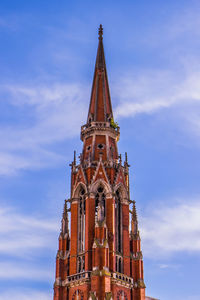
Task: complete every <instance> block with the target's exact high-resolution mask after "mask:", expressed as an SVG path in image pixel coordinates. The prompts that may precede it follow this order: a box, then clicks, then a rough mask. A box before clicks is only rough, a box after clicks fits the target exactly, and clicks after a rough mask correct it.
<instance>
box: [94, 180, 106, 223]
mask: <svg viewBox="0 0 200 300" xmlns="http://www.w3.org/2000/svg"><path fill="white" fill-rule="evenodd" d="M99 205H100V206H102V207H103V209H104V217H105V215H106V211H105V205H106V195H105V191H104V188H103V187H102V186H101V185H100V186H99V187H98V189H97V193H96V195H95V217H97V213H98V206H99Z"/></svg>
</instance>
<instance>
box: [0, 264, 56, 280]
mask: <svg viewBox="0 0 200 300" xmlns="http://www.w3.org/2000/svg"><path fill="white" fill-rule="evenodd" d="M53 275H54V274H53V270H51V269H50V268H49V270H47V268H46V266H45V267H42V266H39V265H38V266H34V265H32V264H30V263H27V262H26V264H24V263H22V262H18V263H17V262H0V279H1V280H15V281H16V280H19V279H23V280H31V281H40V282H52V280H53Z"/></svg>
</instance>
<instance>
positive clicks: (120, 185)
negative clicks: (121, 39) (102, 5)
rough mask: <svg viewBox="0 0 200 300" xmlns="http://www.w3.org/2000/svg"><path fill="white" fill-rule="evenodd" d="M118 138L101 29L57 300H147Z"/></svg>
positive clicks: (64, 229)
mask: <svg viewBox="0 0 200 300" xmlns="http://www.w3.org/2000/svg"><path fill="white" fill-rule="evenodd" d="M119 136H120V128H119V126H118V124H116V123H115V122H114V117H113V112H112V104H111V98H110V92H109V85H108V77H107V71H106V63H105V55H104V48H103V28H102V25H100V27H99V44H98V50H97V57H96V64H95V71H94V79H93V85H92V92H91V99H90V105H89V111H88V117H87V123H86V124H85V125H83V126H82V127H81V140H82V142H83V149H82V153H81V155H80V157H79V159H80V161H79V162H78V163H77V162H76V153H74V159H73V162H72V164H71V196H70V199H68V200H65V204H64V211H63V217H62V225H61V232H60V236H59V250H58V252H57V257H56V279H55V283H54V300H75V299H79V300H88V299H90V300H95V299H98V300H109V299H110V300H111V299H113V300H122V299H123V300H145V284H144V280H143V260H142V252H141V247H140V234H139V231H138V220H137V213H136V207H135V201H133V200H130V196H129V195H130V193H129V164H128V159H127V154H125V161H124V162H122V158H121V155H119V154H118V147H117V142H118V140H119ZM68 214H70V220H71V222H70V223H71V226H70V227H71V228H70V229H69V227H68Z"/></svg>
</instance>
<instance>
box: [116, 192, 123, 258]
mask: <svg viewBox="0 0 200 300" xmlns="http://www.w3.org/2000/svg"><path fill="white" fill-rule="evenodd" d="M115 229H116V231H115V242H116V244H115V250H116V251H117V252H119V253H122V205H121V195H120V191H119V190H117V191H116V196H115Z"/></svg>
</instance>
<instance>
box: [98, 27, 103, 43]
mask: <svg viewBox="0 0 200 300" xmlns="http://www.w3.org/2000/svg"><path fill="white" fill-rule="evenodd" d="M102 39H103V26H102V24H100V26H99V40H102Z"/></svg>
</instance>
